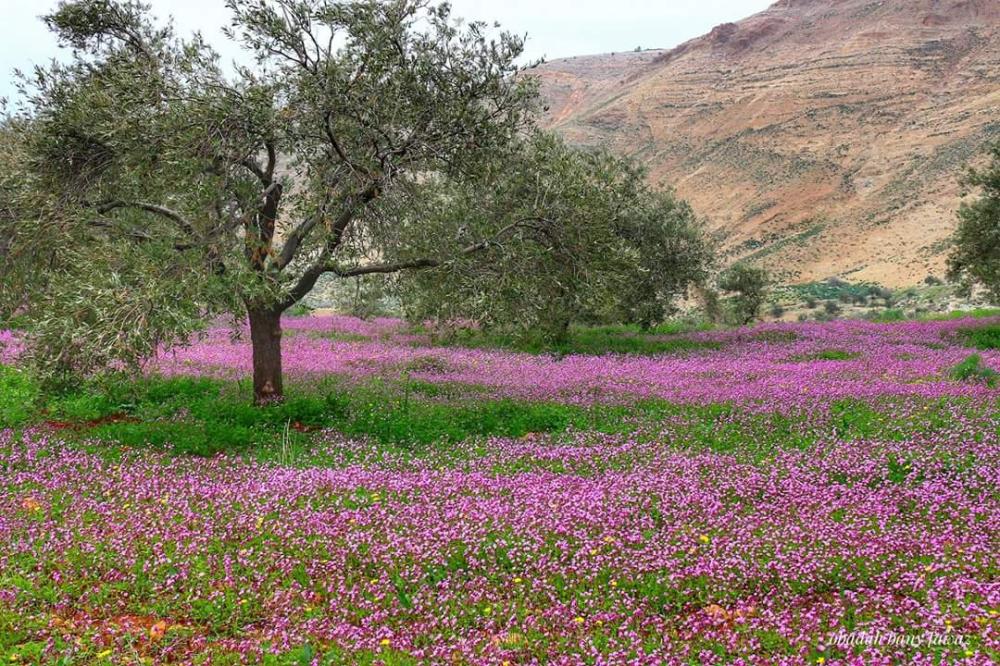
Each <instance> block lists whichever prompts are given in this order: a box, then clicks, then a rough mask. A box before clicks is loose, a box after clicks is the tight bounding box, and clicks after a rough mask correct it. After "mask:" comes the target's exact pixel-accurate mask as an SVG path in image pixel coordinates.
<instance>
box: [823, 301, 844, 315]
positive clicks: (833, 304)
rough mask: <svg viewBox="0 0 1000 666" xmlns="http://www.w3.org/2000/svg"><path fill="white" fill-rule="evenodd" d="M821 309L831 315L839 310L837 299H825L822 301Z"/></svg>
mask: <svg viewBox="0 0 1000 666" xmlns="http://www.w3.org/2000/svg"><path fill="white" fill-rule="evenodd" d="M823 311H824V312H825V313H826V314H828V315H830V316H831V317H832V316H834V315H836V314H838V313H839V312H840V306H839V305H837V301H826V302H824V303H823Z"/></svg>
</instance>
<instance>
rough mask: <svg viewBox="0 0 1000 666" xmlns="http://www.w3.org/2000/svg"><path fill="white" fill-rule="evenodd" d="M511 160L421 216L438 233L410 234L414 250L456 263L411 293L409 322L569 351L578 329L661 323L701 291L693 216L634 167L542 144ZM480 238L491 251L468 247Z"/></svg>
mask: <svg viewBox="0 0 1000 666" xmlns="http://www.w3.org/2000/svg"><path fill="white" fill-rule="evenodd" d="M512 159H513V162H508V163H500V162H498V163H497V165H496V166H495V169H494V170H492V171H488V172H484V173H483V174H482V177H481V178H480V179H478V180H475V181H472V182H471V183H462V184H461V186H459V187H456V186H454V183H450V182H449V183H441V184H440V185H441V186H440V190H439V197H438V199H437V200H432V201H430V202H429V204H428V206H429V207H428V208H427V209H426V210H418V211H415V212H414V214H415V215H416V216H417V217H418V218H419V219H432V220H435V221H436V223H437V224H438V225H439V226H440V229H441V231H440V233H437V234H426V233H425V232H424V231H423V230H421V229H420V227H419V226H416V225H414V224H406V223H404V224H403V225H402V226H403V228H404V229H406V230H412V231H415V232H417V233H418V236H416V237H414V239H413V240H412V242H411V244H412V245H419V244H420V243H423V244H425V245H428V246H429V245H440V244H442V243H451V244H452V245H453V249H452V250H451V251H450V252H449V254H451V255H453V256H456V257H458V258H457V259H455V260H453V261H448V262H445V263H444V264H442V265H441V266H440V267H438V268H437V269H436V270H432V271H428V272H426V273H421V274H417V275H415V276H413V278H412V279H411V280H406V281H405V283H404V285H403V286H404V294H406V297H405V298H404V304H405V305H406V306H407V308H408V311H409V314H410V316H411V318H414V319H416V320H424V319H427V318H432V319H435V320H437V321H443V322H447V321H449V320H455V319H472V320H474V321H476V322H478V323H479V324H480V325H482V326H484V327H486V328H489V329H493V330H498V331H499V332H500V333H503V334H508V335H509V334H515V335H516V334H522V335H525V337H528V336H530V335H542V336H544V337H545V338H546V339H548V340H549V341H562V340H565V338H566V336H567V334H568V329H569V325H570V324H571V323H573V322H581V321H586V322H590V323H596V322H602V323H607V322H634V323H638V324H641V325H644V326H651V325H654V324H656V323H659V322H661V321H662V320H663V319H664V317H665V315H666V314H667V313H668V312H669V311H670V304H671V299H672V298H673V297H674V296H675V295H677V294H678V293H680V292H682V291H683V290H684V289H685V288H686V287H687V286H688V285H689V284H691V283H696V282H700V281H701V280H703V278H704V276H705V270H706V267H707V265H708V263H709V258H710V257H709V245H708V243H707V242H706V239H705V237H704V236H703V234H702V231H701V227H700V225H699V224H698V222H697V220H696V219H695V217H694V215H693V213H692V211H691V209H690V207H688V206H687V205H686V204H685V203H683V202H681V201H678V200H677V199H675V198H674V196H673V195H672V194H670V193H665V192H656V191H654V190H652V189H651V188H650V187H649V186H648V185H647V184H646V180H645V178H644V174H643V172H642V171H641V170H640V169H639V168H638V167H636V165H635V164H634V163H631V162H629V161H627V160H624V159H620V158H617V157H613V156H612V155H610V154H609V153H607V152H603V151H598V152H588V151H581V150H577V149H574V148H571V147H569V146H567V145H566V144H565V143H564V142H563V141H562V140H560V139H558V138H557V137H556V136H555V135H552V134H545V133H539V134H536V135H534V136H533V137H531V138H530V139H529V140H527V141H525V142H524V143H523V144H522V145H521V146H520V151H519V152H518V153H516V154H515V155H514V156H513V158H512ZM495 229H499V230H500V231H499V232H496V233H493V234H492V237H491V236H490V233H491V232H490V230H495ZM455 230H457V233H456V232H455ZM477 238H480V239H482V238H486V239H487V240H486V241H485V242H483V243H482V244H481V245H476V244H472V245H470V244H469V243H470V241H473V240H474V239H477ZM428 249H429V248H428ZM428 249H425V250H423V252H424V253H426V252H427V251H428ZM472 249H476V252H471V251H470V250H472ZM402 259H404V260H405V257H404V258H402Z"/></svg>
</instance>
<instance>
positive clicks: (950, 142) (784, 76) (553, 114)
mask: <svg viewBox="0 0 1000 666" xmlns="http://www.w3.org/2000/svg"><path fill="white" fill-rule="evenodd" d="M533 72H535V73H537V74H538V75H539V77H540V78H541V81H542V91H543V95H544V96H545V98H546V101H547V105H548V112H547V116H546V122H547V124H548V125H549V126H551V127H554V128H556V129H558V130H559V131H560V132H562V133H563V134H565V135H566V136H567V137H568V138H569V139H570V140H572V141H573V142H577V143H580V144H587V145H606V146H609V147H611V148H612V149H614V150H615V151H619V152H622V153H627V154H631V155H634V156H636V157H638V158H639V159H641V160H642V161H643V162H644V163H645V164H647V166H648V167H649V169H650V176H651V178H652V179H653V180H654V182H657V183H663V184H665V185H670V186H673V187H675V188H676V189H677V190H678V192H679V193H680V194H681V195H682V196H683V197H685V198H687V199H689V200H690V201H691V202H692V203H693V205H694V206H695V207H696V209H697V210H698V211H699V212H700V213H701V214H703V215H705V216H706V217H707V218H708V219H709V221H710V223H711V224H712V226H713V228H715V229H717V230H719V231H720V232H722V233H723V234H724V236H725V248H726V250H727V253H728V255H729V256H730V258H737V257H752V258H754V259H755V260H757V261H759V262H761V263H763V264H764V265H767V266H769V267H771V268H772V269H774V270H777V271H779V272H780V273H781V275H782V277H783V278H784V279H785V280H787V281H791V282H801V281H807V280H812V279H817V278H824V277H829V276H832V275H839V276H844V277H848V278H850V279H853V280H870V281H877V282H881V283H883V284H887V285H891V286H900V285H907V284H913V283H916V282H918V281H920V280H922V279H923V278H924V277H926V276H927V275H930V274H935V275H940V274H941V273H942V272H943V263H944V257H945V254H946V252H947V239H948V237H949V235H950V233H951V231H952V230H953V229H954V225H955V221H956V218H955V209H956V207H957V205H958V202H959V199H960V192H959V185H958V183H957V175H958V174H959V173H960V172H961V169H962V166H963V164H965V163H966V162H967V161H968V160H969V159H971V158H973V157H974V156H975V155H976V154H977V152H978V151H979V150H980V149H981V148H982V145H983V144H984V142H985V141H987V140H988V139H989V138H991V137H1000V2H998V1H997V0H781V1H780V2H778V3H777V4H775V5H774V6H772V7H771V8H770V9H768V10H766V11H764V12H762V13H760V14H757V15H755V16H752V17H750V18H748V19H745V20H743V21H740V22H738V23H729V24H724V25H721V26H718V27H716V28H715V29H714V30H712V31H711V33H709V34H708V35H705V36H703V37H700V38H698V39H695V40H692V41H690V42H687V43H685V44H682V45H681V46H679V47H677V48H675V49H672V50H663V51H644V52H640V53H619V54H613V55H611V54H607V55H599V56H585V57H577V58H568V59H563V60H558V61H553V62H550V63H546V64H544V65H541V66H540V67H538V68H537V69H535V70H533Z"/></svg>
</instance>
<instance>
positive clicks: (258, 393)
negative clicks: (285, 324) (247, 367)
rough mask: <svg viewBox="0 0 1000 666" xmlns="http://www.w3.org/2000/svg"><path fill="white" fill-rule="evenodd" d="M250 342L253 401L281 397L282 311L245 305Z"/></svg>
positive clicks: (257, 401) (282, 389) (267, 401)
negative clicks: (251, 349) (251, 350)
mask: <svg viewBox="0 0 1000 666" xmlns="http://www.w3.org/2000/svg"><path fill="white" fill-rule="evenodd" d="M247 315H248V317H249V319H250V341H251V343H252V345H253V400H254V403H256V404H258V405H263V404H267V403H269V402H274V401H276V400H281V399H282V397H284V387H283V385H282V381H281V379H282V377H281V310H279V309H276V308H273V307H270V308H256V307H253V306H249V307H247Z"/></svg>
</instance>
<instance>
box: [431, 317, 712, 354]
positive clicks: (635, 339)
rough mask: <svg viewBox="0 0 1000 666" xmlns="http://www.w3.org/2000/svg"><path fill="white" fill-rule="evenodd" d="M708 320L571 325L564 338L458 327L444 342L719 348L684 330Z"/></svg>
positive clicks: (549, 347) (585, 350)
mask: <svg viewBox="0 0 1000 666" xmlns="http://www.w3.org/2000/svg"><path fill="white" fill-rule="evenodd" d="M710 328H711V326H710V325H708V324H696V323H688V322H668V323H666V324H662V325H660V326H656V327H654V328H651V329H646V330H643V329H641V328H640V327H638V326H572V327H570V330H569V333H568V335H567V337H566V339H565V340H556V341H553V340H548V339H545V338H543V337H540V336H528V337H515V336H511V335H504V334H499V333H494V332H484V331H472V330H466V331H460V332H458V333H456V334H454V335H453V336H451V337H450V338H448V339H447V340H445V341H444V344H446V345H448V346H455V347H471V348H475V349H507V350H511V351H519V352H525V353H529V354H558V355H562V356H568V355H571V354H586V355H594V356H600V355H603V354H631V355H653V354H681V353H689V352H696V351H706V350H713V349H718V348H719V346H720V345H719V343H718V342H713V341H707V340H694V339H691V338H689V337H684V335H685V334H687V333H692V332H695V331H704V330H709V329H710Z"/></svg>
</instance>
